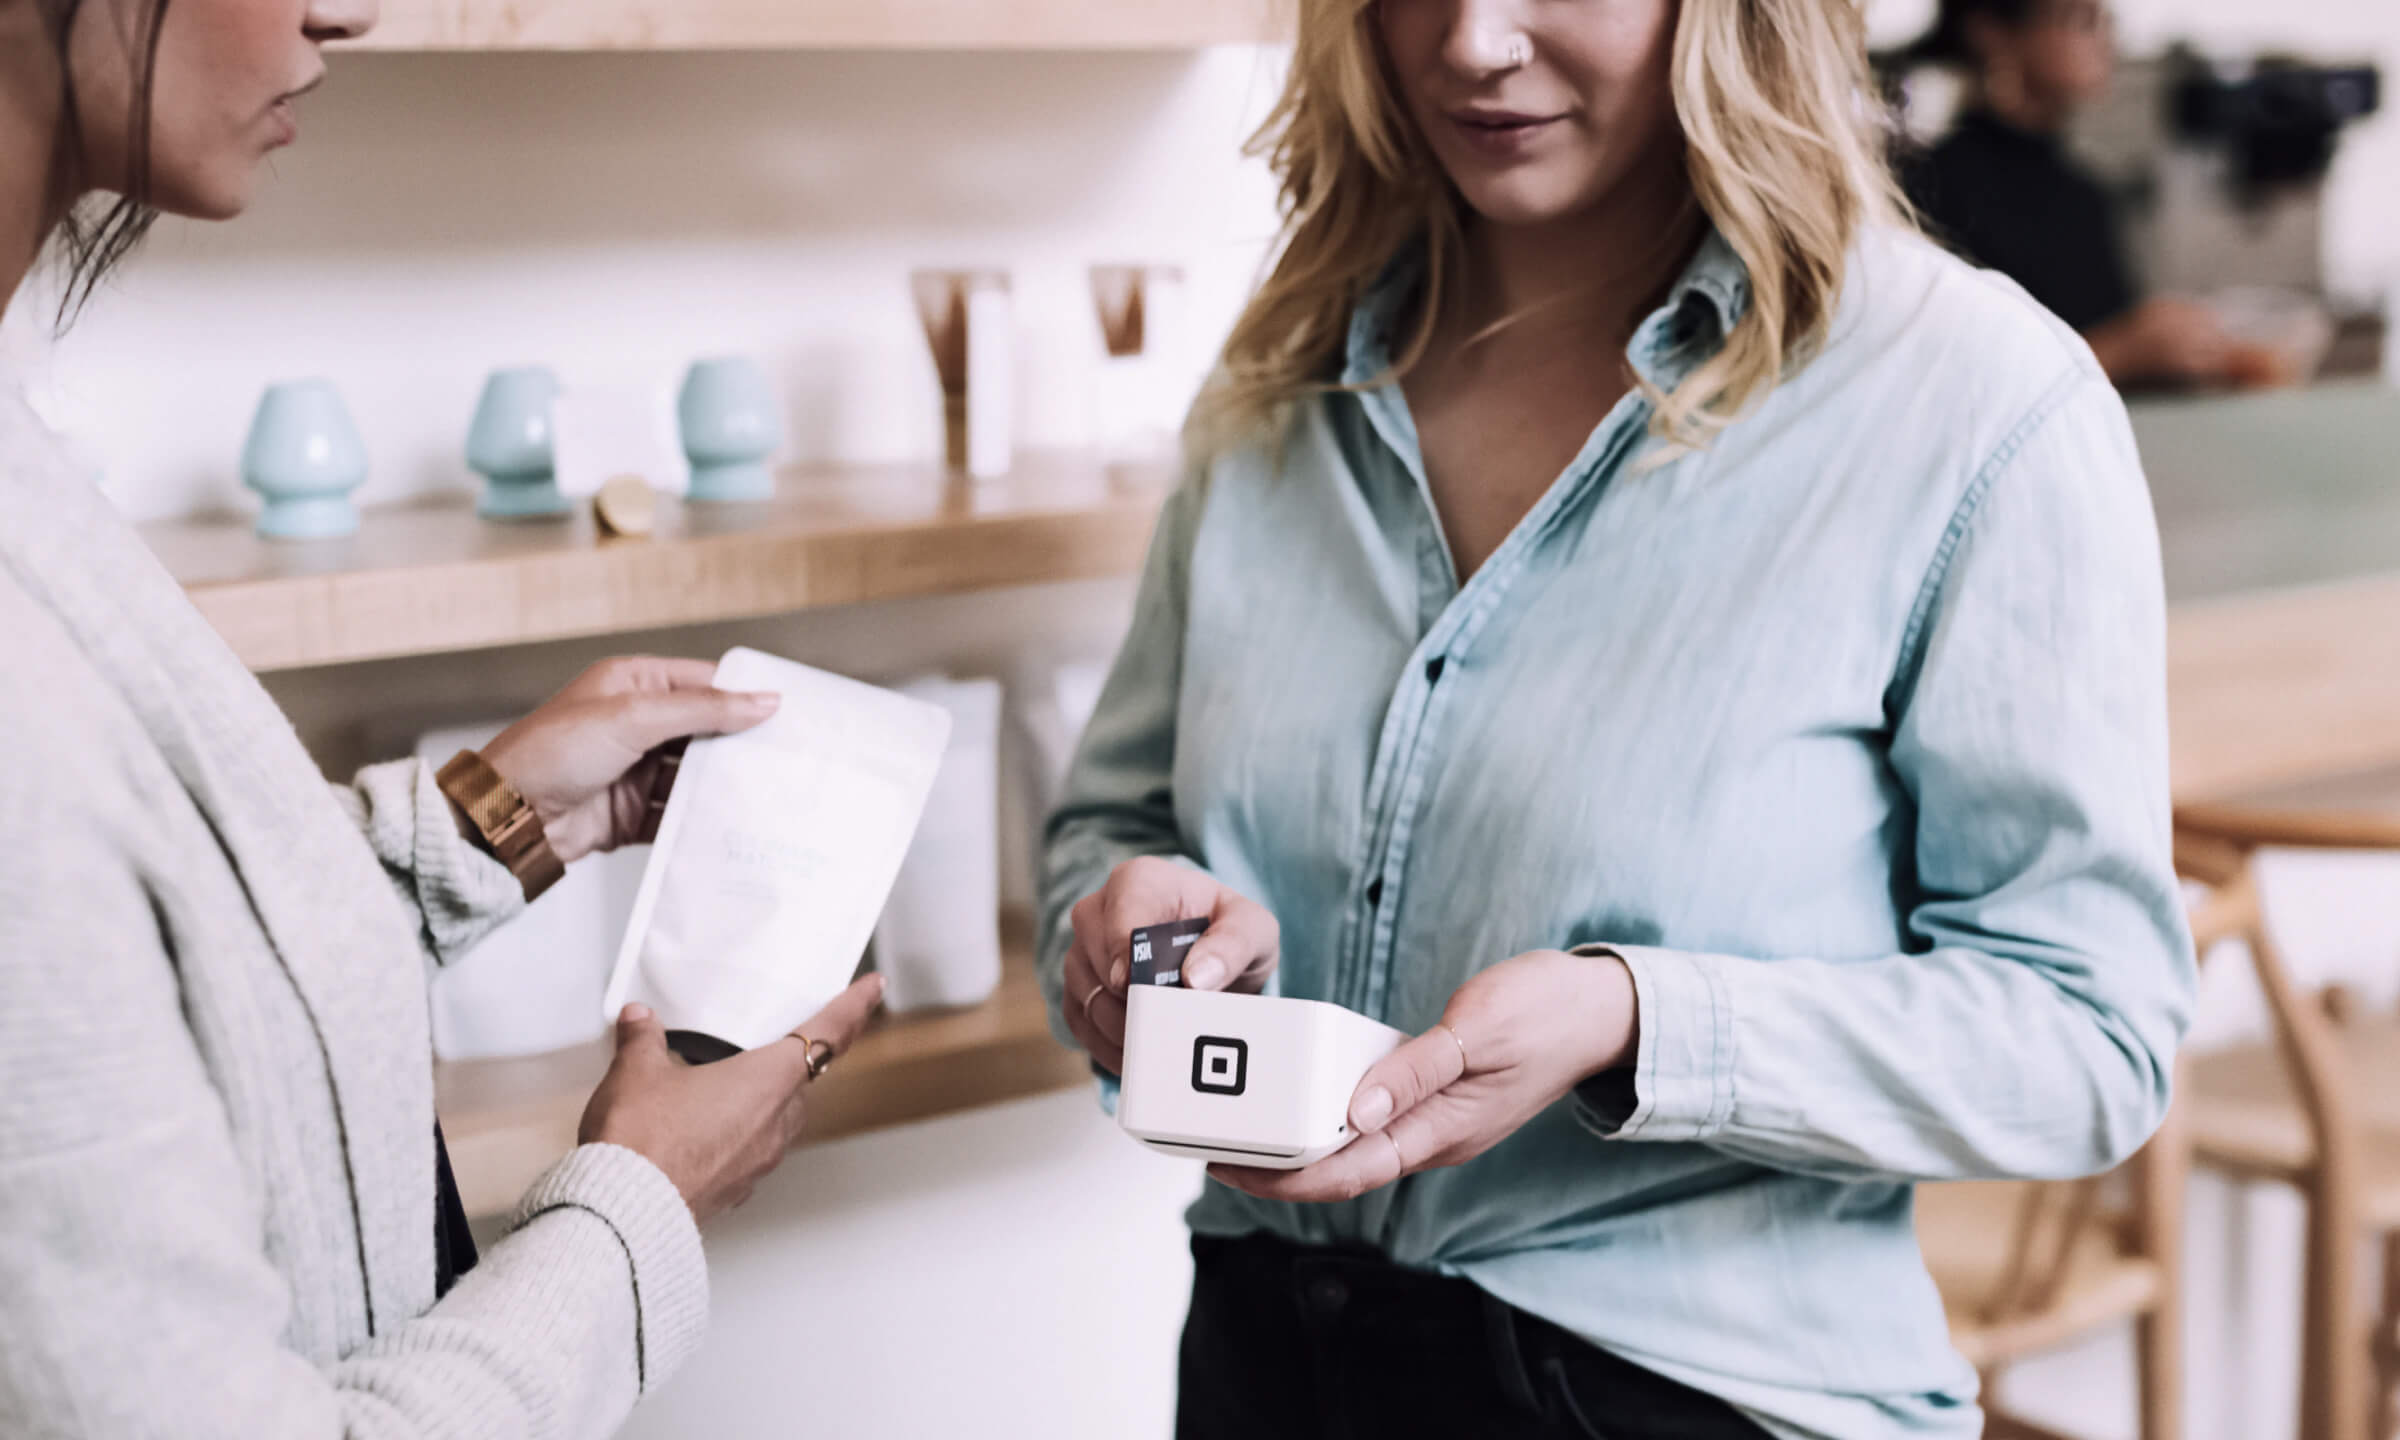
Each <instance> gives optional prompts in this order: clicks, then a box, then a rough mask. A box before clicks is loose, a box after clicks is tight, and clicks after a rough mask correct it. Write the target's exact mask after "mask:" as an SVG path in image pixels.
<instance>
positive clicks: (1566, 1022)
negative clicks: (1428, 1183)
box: [1208, 950, 1638, 1201]
mask: <svg viewBox="0 0 2400 1440" xmlns="http://www.w3.org/2000/svg"><path fill="white" fill-rule="evenodd" d="M1635 1008H1636V1007H1635V1001H1634V990H1633V972H1632V971H1630V970H1628V969H1627V968H1626V967H1625V962H1624V961H1622V960H1620V959H1618V958H1617V957H1615V956H1613V955H1570V954H1568V953H1566V952H1565V951H1563V950H1535V951H1531V952H1529V953H1527V954H1524V955H1519V956H1517V957H1516V958H1514V959H1511V960H1504V961H1502V962H1501V963H1500V964H1498V965H1495V966H1493V967H1492V968H1491V969H1489V970H1486V971H1484V972H1483V973H1482V974H1480V975H1477V976H1476V977H1475V978H1474V979H1472V980H1469V981H1468V982H1467V983H1466V984H1464V985H1462V986H1460V987H1459V990H1458V993H1457V994H1456V995H1453V996H1452V997H1451V998H1450V1007H1449V1009H1447V1010H1445V1011H1444V1012H1443V1014H1442V1023H1440V1024H1439V1025H1436V1026H1434V1027H1433V1028H1432V1029H1431V1030H1428V1031H1426V1032H1425V1033H1424V1034H1422V1035H1419V1036H1418V1037H1417V1038H1415V1039H1414V1040H1411V1041H1409V1042H1408V1043H1407V1044H1405V1045H1403V1046H1401V1047H1400V1048H1399V1049H1397V1050H1395V1051H1393V1052H1392V1053H1391V1054H1390V1055H1389V1056H1386V1057H1385V1058H1384V1059H1383V1060H1382V1061H1380V1062H1378V1063H1377V1064H1376V1065H1375V1067H1374V1068H1373V1069H1371V1070H1369V1071H1367V1074H1366V1078H1365V1079H1363V1080H1361V1081H1359V1083H1358V1089H1357V1091H1356V1092H1355V1093H1354V1094H1353V1095H1352V1096H1351V1100H1350V1126H1351V1128H1352V1129H1353V1130H1355V1131H1357V1132H1358V1138H1356V1139H1354V1140H1352V1141H1351V1142H1350V1143H1349V1144H1348V1145H1346V1146H1344V1147H1342V1148H1341V1149H1340V1150H1337V1151H1335V1152H1334V1153H1333V1154H1331V1155H1328V1156H1326V1157H1325V1158H1324V1159H1322V1160H1319V1161H1318V1162H1317V1163H1316V1164H1314V1165H1310V1166H1308V1167H1306V1168H1304V1169H1300V1170H1253V1169H1249V1168H1246V1167H1241V1166H1232V1165H1211V1166H1210V1167H1209V1169H1208V1173H1209V1174H1211V1175H1213V1176H1215V1177H1216V1178H1217V1179H1219V1180H1221V1181H1223V1182H1224V1183H1226V1184H1228V1185H1231V1186H1232V1187H1234V1188H1235V1189H1237V1190H1240V1191H1243V1192H1245V1193H1247V1194H1251V1195H1256V1196H1258V1197H1259V1198H1260V1199H1263V1200H1296V1201H1330V1200H1353V1199H1356V1198H1357V1197H1359V1196H1360V1195H1363V1194H1365V1193H1366V1192H1368V1191H1370V1190H1376V1189H1380V1188H1382V1187H1383V1186H1386V1185H1389V1184H1391V1183H1392V1182H1393V1181H1394V1180H1397V1179H1399V1178H1400V1177H1401V1176H1403V1175H1413V1174H1415V1173H1416V1172H1418V1171H1419V1170H1430V1169H1433V1168H1435V1167H1437V1166H1443V1165H1460V1164H1464V1163H1465V1162H1467V1161H1469V1160H1472V1159H1474V1158H1475V1157H1476V1156H1478V1155H1481V1154H1482V1153H1483V1152H1484V1151H1486V1150H1489V1149H1491V1148H1492V1147H1493V1146H1494V1145H1497V1144H1499V1143H1500V1142H1501V1141H1503V1140H1505V1139H1507V1138H1508V1137H1509V1136H1511V1135H1513V1134H1515V1133H1516V1132H1517V1130H1518V1128H1519V1127H1520V1126H1522V1125H1524V1123H1525V1122H1526V1121H1528V1120H1531V1119H1532V1118H1533V1117H1534V1116H1536V1115H1538V1114H1540V1113H1541V1112H1542V1111H1544V1110H1547V1109H1548V1108H1550V1107H1551V1106H1552V1105H1555V1104H1557V1103H1558V1102H1559V1101H1560V1100H1562V1099H1564V1098H1565V1097H1566V1094H1567V1092H1568V1091H1570V1090H1572V1089H1574V1088H1575V1086H1576V1085H1577V1084H1578V1083H1579V1082H1581V1081H1582V1080H1584V1079H1585V1078H1587V1077H1589V1076H1592V1075H1596V1074H1598V1073H1599V1072H1601V1071H1603V1070H1607V1069H1612V1068H1614V1067H1615V1066H1618V1065H1623V1064H1627V1063H1629V1062H1630V1061H1631V1060H1632V1058H1633V1054H1634V1043H1635V1039H1636V1036H1637V1034H1638V1028H1637V1016H1636V1015H1635V1013H1634V1012H1635Z"/></svg>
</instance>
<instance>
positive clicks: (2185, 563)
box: [2133, 382, 2400, 801]
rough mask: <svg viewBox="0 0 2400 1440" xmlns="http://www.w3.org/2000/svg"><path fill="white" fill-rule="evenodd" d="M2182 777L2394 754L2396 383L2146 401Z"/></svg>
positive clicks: (2338, 763) (2399, 715)
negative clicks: (2163, 567)
mask: <svg viewBox="0 0 2400 1440" xmlns="http://www.w3.org/2000/svg"><path fill="white" fill-rule="evenodd" d="M2133 420H2134V431H2135V434H2136V436H2137V437H2138V438H2139V440H2140V442H2141V447H2142V461H2143V464H2144V467H2145V468H2146V469H2147V470H2148V472H2149V475H2150V487H2151V493H2152V495H2153V497H2154V499H2155V501H2156V504H2157V507H2158V523H2159V536H2160V544H2161V547H2162V552H2163V556H2164V560H2165V564H2166V578H2167V602H2168V622H2167V684H2168V699H2169V705H2170V709H2171V712H2172V725H2173V737H2172V744H2173V766H2174V777H2175V793H2176V796H2177V798H2178V799H2179V800H2187V801H2188V800H2204V799H2211V798H2217V797H2222V796H2226V795H2229V794H2238V793H2242V792H2247V791H2253V790H2258V789H2262V788H2267V787H2276V786H2283V785H2292V784H2301V783H2305V782H2308V781H2311V780H2314V779H2317V778H2319V777H2324V776H2329V775H2339V774H2343V773H2346V772H2352V771H2363V770H2372V769H2376V768H2379V767H2380V766H2382V765H2385V764H2387V763H2389V762H2390V761H2392V760H2393V759H2394V758H2395V757H2396V756H2400V391H2394V390H2392V389H2390V388H2387V387H2385V386H2382V385H2380V384H2377V383H2374V382H2355V383H2345V384H2339V385H2323V386H2318V387H2315V388H2312V389H2308V390H2298V391H2283V392H2274V393H2267V394H2259V395H2246V396H2235V397H2225V398H2200V399H2179V400H2151V401H2145V402H2142V403H2140V404H2137V405H2136V406H2135V407H2134V409H2133Z"/></svg>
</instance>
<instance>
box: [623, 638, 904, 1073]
mask: <svg viewBox="0 0 2400 1440" xmlns="http://www.w3.org/2000/svg"><path fill="white" fill-rule="evenodd" d="M716 683H717V685H718V687H719V688H721V689H726V690H739V691H751V690H771V691H774V692H775V693H777V694H779V695H781V696H782V697H783V705H782V707H781V708H780V709H778V710H777V711H776V712H775V715H774V718H772V719H770V720H768V721H767V722H766V723H765V724H763V725H760V726H758V727H757V728H756V729H753V730H748V731H744V732H743V733H742V734H739V735H724V736H718V737H716V738H713V739H707V740H695V741H693V742H692V744H691V747H690V749H689V750H687V751H686V752H685V754H684V759H683V768H682V770H681V771H680V772H679V773H678V774H677V776H676V780H675V790H674V793H673V794H672V795H671V796H670V797H669V798H668V801H667V810H666V814H665V815H663V816H662V817H660V820H659V826H658V840H657V843H656V844H655V845H654V846H653V847H652V849H651V852H650V864H649V867H648V868H647V869H646V870H644V871H643V872H642V888H641V892H640V893H639V894H638V895H637V896H636V897H635V898H634V906H633V919H632V921H631V923H630V924H628V925H627V926H626V930H625V943H624V946H623V948H622V949H620V950H619V951H618V952H617V968H616V972H615V974H614V975H613V976H612V977H611V978H610V980H609V986H608V997H607V999H606V1001H605V1002H604V1004H603V1007H602V1008H603V1011H604V1013H605V1015H606V1016H607V1017H608V1018H610V1019H612V1020H613V1019H614V1017H615V1016H616V1014H617V1012H618V1011H619V1010H621V1009H622V1008H623V1007H624V1006H626V1005H627V1004H630V1003H633V1002H636V1001H638V1002H640V1003H641V1004H644V1005H647V1006H649V1007H650V1008H651V1009H652V1010H654V1011H656V1012H657V1013H658V1017H659V1020H660V1021H661V1023H663V1024H664V1025H665V1026H666V1028H667V1029H668V1030H670V1031H685V1032H692V1033H695V1034H697V1035H700V1036H706V1037H712V1038H714V1039H716V1040H720V1041H723V1042H725V1043H726V1044H727V1045H730V1046H733V1047H737V1048H739V1049H744V1050H748V1049H751V1048H754V1047H756V1046H759V1045H764V1044H766V1043H767V1042H769V1041H771V1040H775V1039H777V1038H779V1037H781V1036H783V1035H786V1034H788V1033H790V1032H791V1031H792V1029H793V1028H794V1027H796V1026H798V1025H799V1024H800V1023H801V1022H802V1021H804V1020H806V1019H808V1017H809V1016H811V1015H813V1014H815V1013H816V1012H817V1011H818V1010H820V1009H822V1008H823V1007H824V1005H825V1003H826V1002H827V1001H829V1000H831V999H832V998H833V997H834V996H835V995H837V994H839V993H841V990H842V987H843V986H845V985H847V984H849V983H850V977H851V975H852V974H853V972H855V971H856V970H857V968H858V962H859V957H860V955H861V954H862V953H863V952H864V951H865V949H866V945H867V937H868V936H869V935H870V934H871V933H872V932H873V931H874V928H875V917H876V915H877V914H878V913H879V912H880V911H881V910H882V908H883V901H884V896H885V895H886V894H887V893H888V892H889V891H890V890H891V888H892V880H893V878H894V877H895V876H896V875H898V874H899V871H900V860H901V857H902V856H903V855H905V854H906V853H907V852H908V843H909V838H910V837H911V836H912V835H913V834H915V832H916V828H917V819H918V817H919V815H920V814H922V813H923V811H924V808H925V798H926V795H927V794H928V793H929V792H930V791H931V789H932V788H933V777H934V773H935V772H936V771H937V770H938V769H939V768H940V767H941V763H942V751H943V747H944V746H945V745H946V744H947V743H948V741H949V736H950V715H949V712H947V711H945V710H944V709H942V707H940V706H939V705H929V704H926V703H925V702H923V701H920V700H912V699H910V698H908V697H907V696H905V695H897V694H894V693H893V692H891V691H889V690H879V689H877V688H876V687H874V686H872V685H864V684H861V683H859V682H858V681H856V680H850V679H845V678H844V677H842V676H839V675H832V674H828V673H826V672H825V671H822V670H813V669H810V668H809V667H808V666H806V665H798V664H794V663H793V662H791V661H789V660H779V659H777V658H775V657H774V656H772V655H766V654H762V653H760V652H759V651H756V650H750V649H735V650H731V651H728V652H727V653H726V655H725V658H724V659H723V660H721V661H719V662H718V665H717V677H716ZM698 1048H699V1049H700V1050H701V1051H702V1052H703V1055H694V1056H693V1058H704V1054H705V1052H706V1051H707V1050H708V1049H709V1047H706V1046H705V1045H702V1046H700V1047H698ZM686 1053H687V1055H689V1054H691V1051H690V1050H688V1049H687V1050H686ZM719 1053H722V1052H721V1051H720V1052H719Z"/></svg>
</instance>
